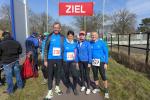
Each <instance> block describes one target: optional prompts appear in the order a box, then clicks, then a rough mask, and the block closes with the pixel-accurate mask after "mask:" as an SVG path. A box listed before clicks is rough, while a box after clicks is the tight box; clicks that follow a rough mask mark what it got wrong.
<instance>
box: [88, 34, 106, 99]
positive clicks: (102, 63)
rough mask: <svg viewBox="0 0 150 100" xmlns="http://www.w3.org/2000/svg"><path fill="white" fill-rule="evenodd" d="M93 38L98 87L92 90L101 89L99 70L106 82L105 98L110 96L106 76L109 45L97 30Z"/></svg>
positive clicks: (93, 65)
mask: <svg viewBox="0 0 150 100" xmlns="http://www.w3.org/2000/svg"><path fill="white" fill-rule="evenodd" d="M91 39H92V41H91V48H92V70H93V76H94V81H95V84H96V87H95V89H94V90H93V91H92V92H93V93H97V92H99V91H100V89H99V78H98V71H99V72H100V75H101V77H102V80H103V83H104V88H105V98H109V94H108V85H107V84H108V83H107V77H106V70H107V65H108V47H107V45H106V43H105V42H104V41H103V40H100V39H98V33H97V32H92V35H91Z"/></svg>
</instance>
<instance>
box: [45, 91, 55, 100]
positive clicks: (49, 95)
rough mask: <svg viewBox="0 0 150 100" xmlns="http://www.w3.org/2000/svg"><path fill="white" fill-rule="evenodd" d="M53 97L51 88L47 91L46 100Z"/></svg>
mask: <svg viewBox="0 0 150 100" xmlns="http://www.w3.org/2000/svg"><path fill="white" fill-rule="evenodd" d="M52 98H53V92H52V90H49V91H48V93H47V96H46V97H45V99H46V100H50V99H52Z"/></svg>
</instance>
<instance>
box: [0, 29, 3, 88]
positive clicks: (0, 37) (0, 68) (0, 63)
mask: <svg viewBox="0 0 150 100" xmlns="http://www.w3.org/2000/svg"><path fill="white" fill-rule="evenodd" d="M2 34H3V31H2V30H0V42H1V41H2ZM1 71H2V62H1V58H0V86H1V85H2V79H1Z"/></svg>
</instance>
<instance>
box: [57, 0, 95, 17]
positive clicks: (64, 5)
mask: <svg viewBox="0 0 150 100" xmlns="http://www.w3.org/2000/svg"><path fill="white" fill-rule="evenodd" d="M93 5H94V3H93V2H70V3H69V2H60V3H59V15H60V16H93Z"/></svg>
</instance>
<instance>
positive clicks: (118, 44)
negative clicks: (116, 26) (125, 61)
mask: <svg viewBox="0 0 150 100" xmlns="http://www.w3.org/2000/svg"><path fill="white" fill-rule="evenodd" d="M119 46H120V44H119V34H118V53H119Z"/></svg>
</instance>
